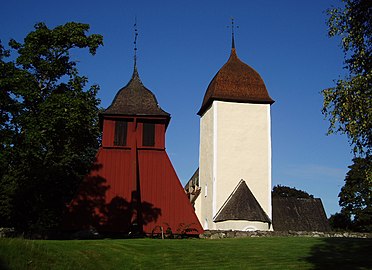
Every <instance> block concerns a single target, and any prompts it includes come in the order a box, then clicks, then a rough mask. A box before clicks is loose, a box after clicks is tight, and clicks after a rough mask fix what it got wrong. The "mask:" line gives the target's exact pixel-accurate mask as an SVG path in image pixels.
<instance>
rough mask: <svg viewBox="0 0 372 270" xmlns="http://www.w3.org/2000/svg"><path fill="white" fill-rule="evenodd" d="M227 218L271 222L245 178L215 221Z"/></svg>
mask: <svg viewBox="0 0 372 270" xmlns="http://www.w3.org/2000/svg"><path fill="white" fill-rule="evenodd" d="M226 220H248V221H262V222H267V223H270V224H271V220H270V218H269V217H268V215H267V214H266V213H265V211H264V210H263V209H262V207H261V205H260V204H259V203H258V201H257V200H256V198H255V197H254V195H253V193H252V192H251V190H250V189H249V187H248V186H247V184H246V183H245V181H244V180H240V182H239V184H238V185H237V187H236V188H235V190H234V191H233V192H232V193H231V195H230V196H229V198H228V199H227V200H226V202H225V203H224V204H223V205H222V207H221V209H220V210H219V211H218V213H217V215H216V218H215V219H214V221H215V222H219V221H226Z"/></svg>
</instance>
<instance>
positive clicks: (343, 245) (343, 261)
mask: <svg viewBox="0 0 372 270" xmlns="http://www.w3.org/2000/svg"><path fill="white" fill-rule="evenodd" d="M371 250H372V239H358V238H324V239H322V241H321V243H320V244H319V245H315V246H314V247H313V248H312V249H311V251H310V256H309V257H307V258H305V259H306V260H307V261H308V262H310V263H311V264H312V265H313V266H314V269H372V256H371Z"/></svg>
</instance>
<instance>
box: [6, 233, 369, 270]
mask: <svg viewBox="0 0 372 270" xmlns="http://www.w3.org/2000/svg"><path fill="white" fill-rule="evenodd" d="M371 250H372V239H344V238H306V237H301V238H300V237H273V238H241V239H220V240H207V239H184V240H159V239H124V240H66V241H65V240H63V241H62V240H23V239H4V238H3V239H0V269H64V270H65V269H372V259H371V257H372V256H371V255H370V252H371Z"/></svg>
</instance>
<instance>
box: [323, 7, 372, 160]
mask: <svg viewBox="0 0 372 270" xmlns="http://www.w3.org/2000/svg"><path fill="white" fill-rule="evenodd" d="M343 2H344V3H345V6H344V8H343V9H335V8H333V9H329V10H328V11H327V13H328V34H329V36H330V37H334V36H340V38H341V46H342V49H343V51H344V53H345V65H346V66H345V68H346V69H348V70H349V76H348V77H346V78H345V79H340V80H338V81H337V82H336V86H335V87H333V88H329V89H325V90H323V91H322V94H323V97H324V103H323V109H322V113H323V114H324V115H325V117H326V118H327V119H328V120H329V122H330V126H329V129H328V134H332V133H337V132H339V133H344V134H347V136H348V138H349V141H350V144H351V145H352V147H353V151H354V154H355V155H360V156H368V155H370V154H371V151H372V150H371V149H372V101H371V97H372V68H371V67H372V61H371V57H372V38H371V36H372V3H371V1H369V0H343Z"/></svg>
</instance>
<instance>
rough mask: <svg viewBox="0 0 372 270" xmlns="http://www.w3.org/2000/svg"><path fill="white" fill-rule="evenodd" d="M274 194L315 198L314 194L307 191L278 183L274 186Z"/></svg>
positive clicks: (286, 196)
mask: <svg viewBox="0 0 372 270" xmlns="http://www.w3.org/2000/svg"><path fill="white" fill-rule="evenodd" d="M272 196H273V197H285V198H304V199H310V198H314V196H313V195H310V194H309V193H307V192H306V191H303V190H299V189H296V188H291V187H287V186H281V185H277V186H274V187H273V191H272Z"/></svg>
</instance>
